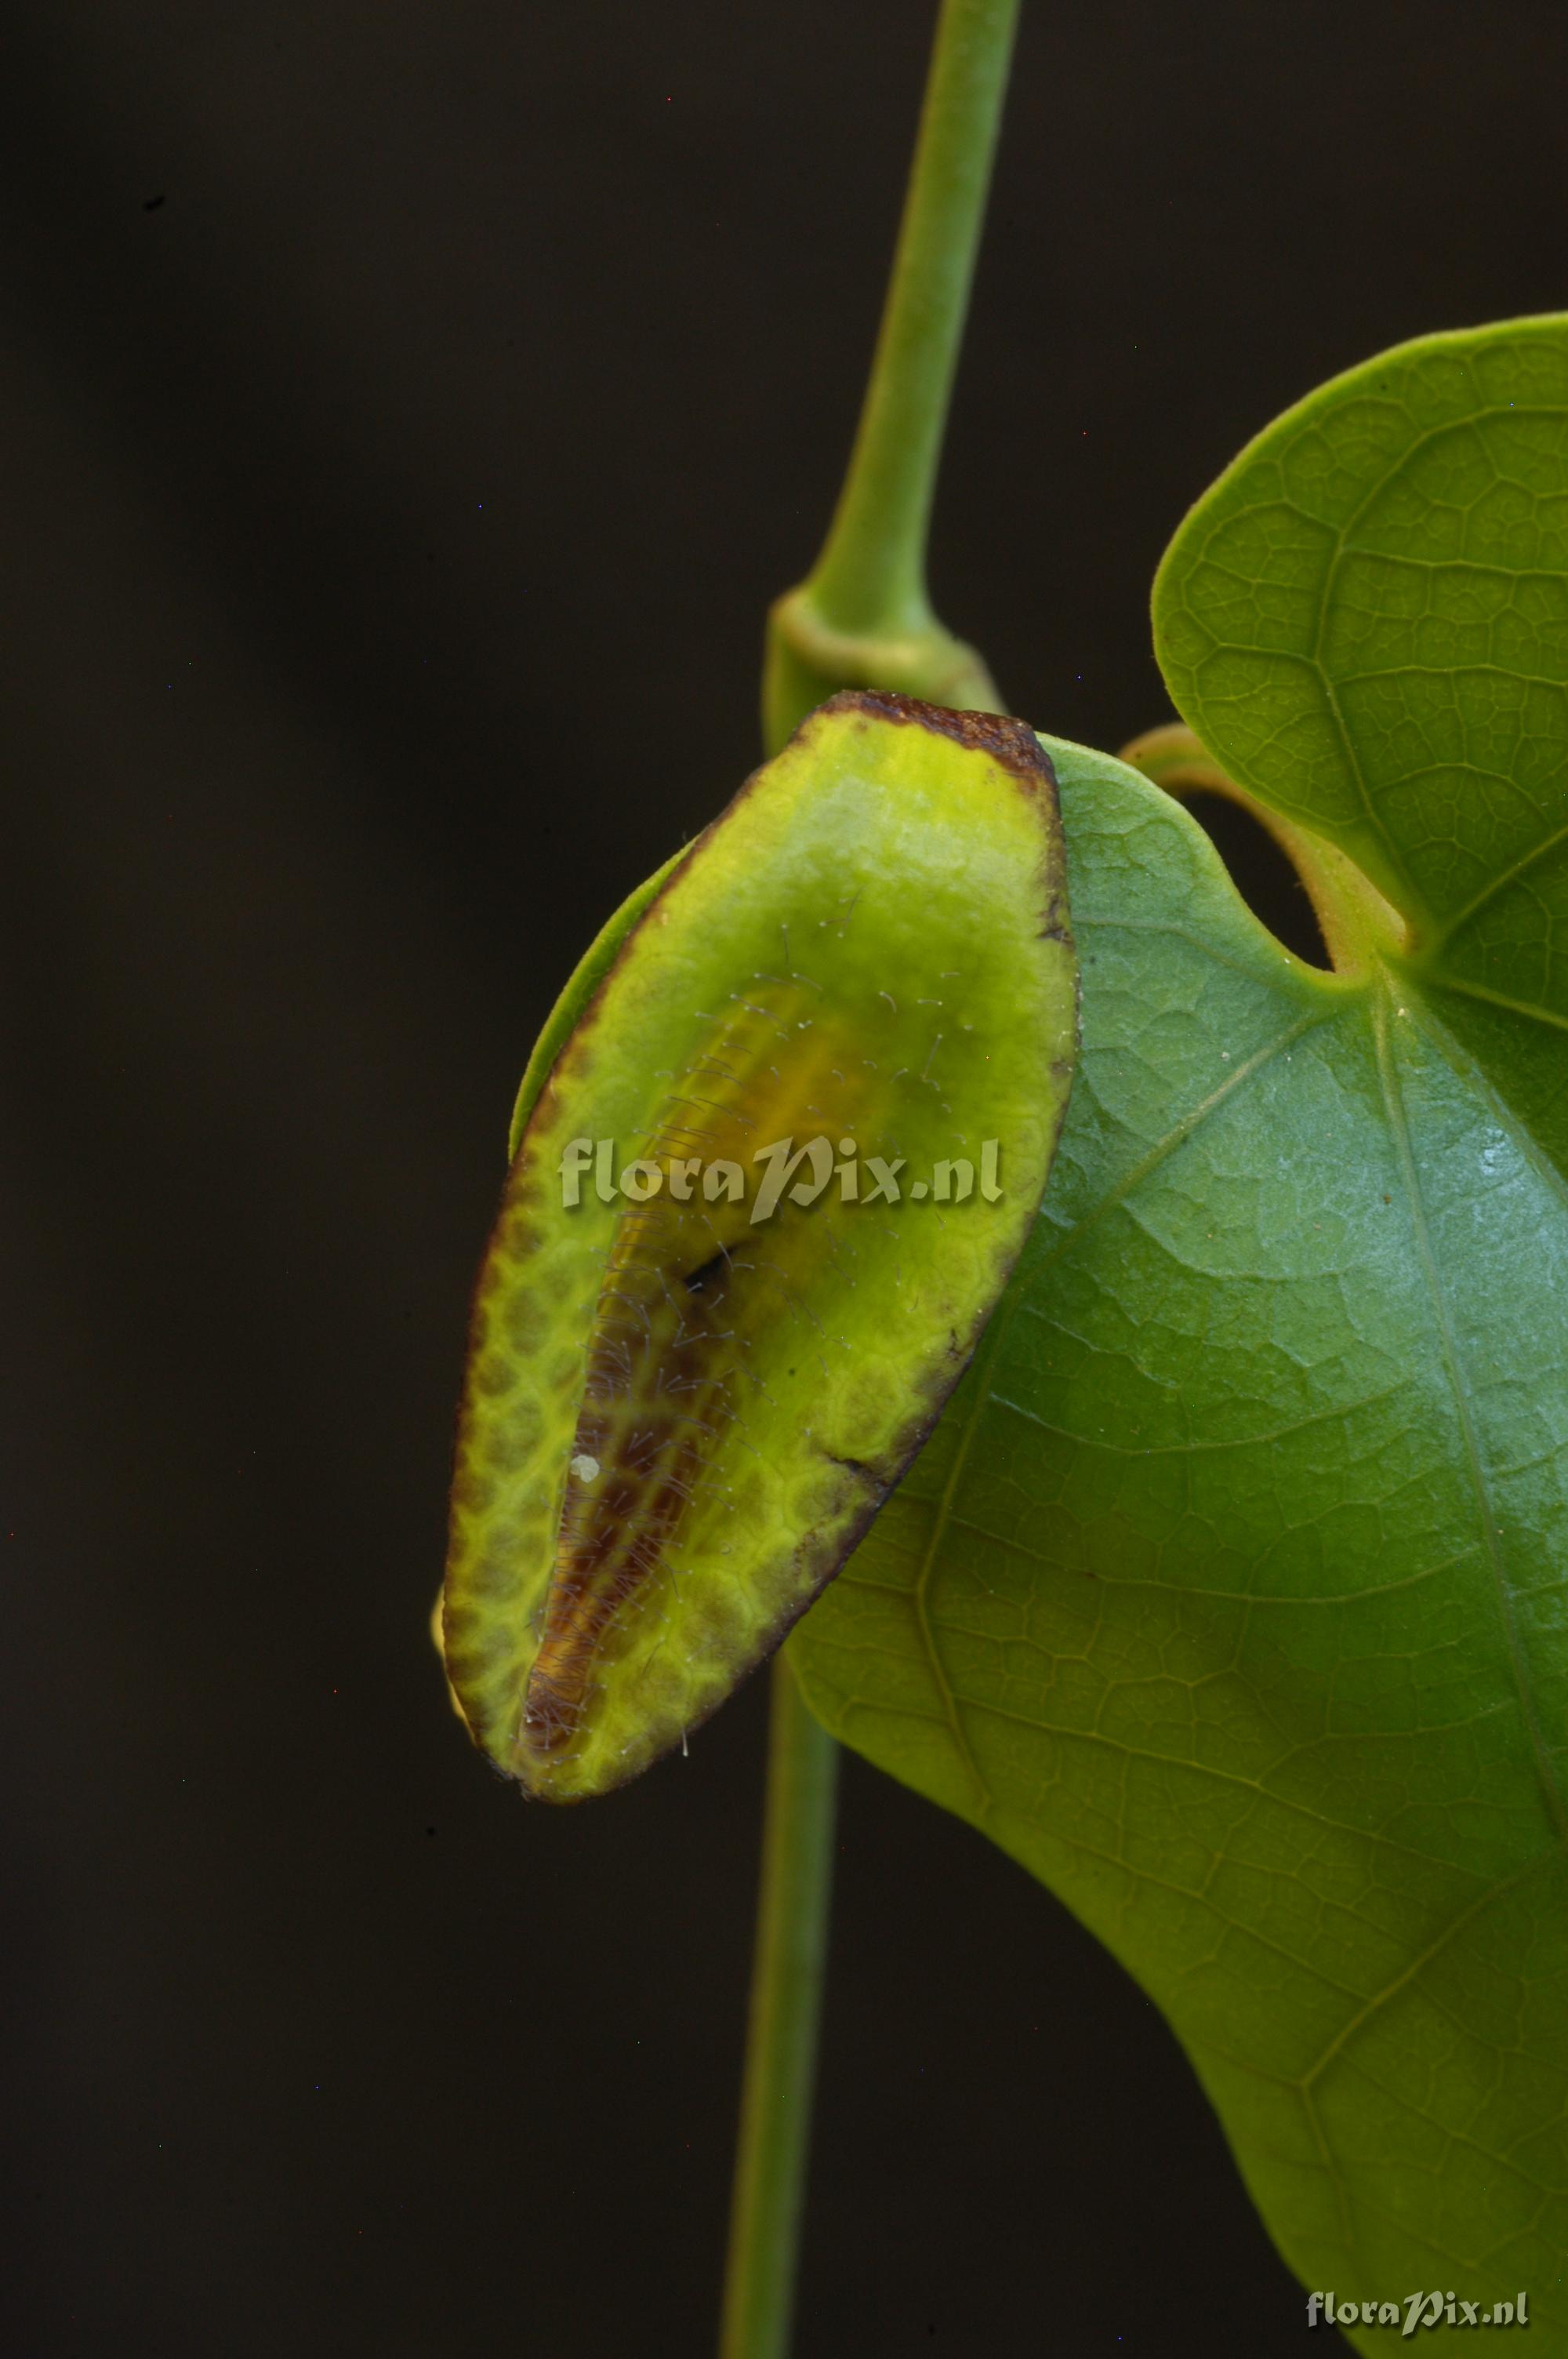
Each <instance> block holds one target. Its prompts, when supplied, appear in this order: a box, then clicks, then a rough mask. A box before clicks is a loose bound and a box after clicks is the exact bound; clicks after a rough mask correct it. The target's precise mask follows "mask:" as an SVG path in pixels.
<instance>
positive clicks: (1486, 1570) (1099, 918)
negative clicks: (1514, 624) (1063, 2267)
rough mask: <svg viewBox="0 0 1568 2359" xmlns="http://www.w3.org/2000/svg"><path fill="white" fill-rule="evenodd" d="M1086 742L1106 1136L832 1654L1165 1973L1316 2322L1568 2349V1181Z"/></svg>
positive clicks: (1082, 944)
mask: <svg viewBox="0 0 1568 2359" xmlns="http://www.w3.org/2000/svg"><path fill="white" fill-rule="evenodd" d="M1044 742H1045V744H1046V745H1047V749H1048V751H1049V752H1050V754H1051V756H1052V759H1053V763H1054V766H1055V768H1056V771H1057V775H1058V778H1059V780H1060V786H1061V793H1062V807H1063V818H1064V822H1065V828H1066V834H1067V846H1068V860H1069V874H1070V876H1071V879H1072V894H1073V912H1074V926H1075V932H1076V939H1077V941H1078V945H1079V952H1080V960H1081V971H1082V977H1083V1043H1082V1050H1081V1055H1080V1063H1079V1070H1078V1075H1077V1079H1076V1083H1075V1086H1074V1094H1073V1100H1072V1104H1071V1108H1070V1111H1069V1114H1068V1120H1067V1125H1066V1129H1065V1133H1064V1136H1063V1139H1062V1144H1061V1147H1060V1149H1059V1151H1058V1156H1057V1160H1056V1165H1055V1168H1054V1173H1053V1177H1052V1180H1051V1184H1050V1187H1049V1189H1048V1190H1047V1193H1046V1197H1045V1201H1044V1206H1043V1209H1042V1212H1041V1216H1040V1219H1039V1221H1038V1222H1037V1223H1036V1225H1035V1229H1034V1232H1033V1236H1032V1237H1031V1240H1030V1243H1029V1245H1028V1246H1027V1248H1026V1250H1025V1253H1024V1256H1023V1258H1022V1261H1021V1264H1020V1266H1019V1270H1018V1273H1017V1275H1016V1277H1015V1278H1014V1280H1013V1282H1012V1284H1011V1287H1010V1288H1009V1290H1008V1293H1007V1295H1006V1296H1005V1297H1004V1299H1003V1303H1002V1306H1001V1308H1000V1310H998V1312H997V1314H996V1316H995V1318H994V1319H993V1321H992V1322H991V1326H990V1328H989V1331H988V1332H987V1335H986V1338H985V1341H984V1343H982V1345H981V1348H980V1351H979V1353H978V1354H977V1357H976V1360H975V1363H974V1364H973V1366H972V1368H971V1369H970V1371H969V1374H968V1376H967V1377H966V1378H965V1380H964V1382H963V1384H962V1385H961V1386H960V1387H959V1389H958V1391H957V1394H956V1395H955V1397H954V1399H953V1401H952V1403H951V1404H950V1406H949V1408H948V1409H947V1411H946V1414H945V1416H944V1417H943V1419H942V1420H941V1422H940V1424H939V1425H938V1427H937V1430H936V1431H935V1435H934V1436H933V1438H932V1440H931V1441H930V1442H929V1443H928V1444H927V1446H926V1448H925V1451H924V1452H923V1453H922V1455H921V1457H920V1458H919V1459H918V1460H917V1461H916V1462H915V1464H914V1467H913V1469H912V1470H911V1472H910V1473H909V1474H908V1475H907V1476H906V1478H905V1480H904V1482H903V1485H902V1486H901V1488H900V1489H899V1491H898V1492H897V1493H896V1494H895V1495H894V1497H893V1498H892V1500H891V1501H890V1502H889V1504H888V1506H886V1507H885V1508H884V1509H883V1511H882V1514H881V1517H880V1519H879V1521H878V1523H877V1525H876V1527H875V1528H874V1530H873V1531H872V1533H871V1536H870V1538H868V1540H867V1541H865V1542H864V1543H863V1544H862V1545H861V1547H860V1549H859V1550H858V1551H857V1553H856V1555H855V1556H854V1557H853V1558H852V1560H850V1563H849V1566H848V1567H847V1568H846V1570H845V1571H844V1572H843V1573H842V1574H841V1575H840V1577H839V1579H838V1582H837V1583H836V1584H835V1586H834V1588H833V1589H832V1590H831V1591H830V1592H829V1593H827V1595H826V1596H825V1597H824V1598H823V1600H822V1601H821V1602H820V1603H819V1604H818V1605H817V1606H816V1609H815V1610H814V1611H813V1613H812V1614H811V1615H810V1616H809V1617H808V1619H807V1620H806V1622H805V1623H804V1624H803V1625H801V1627H800V1629H799V1630H798V1631H797V1632H796V1633H795V1636H794V1637H793V1639H792V1640H791V1656H792V1659H793V1661H794V1663H795V1668H796V1669H797V1671H798V1672H799V1674H800V1676H801V1679H802V1680H803V1683H804V1686H805V1690H806V1696H807V1699H808V1701H810V1702H811V1704H812V1706H813V1708H814V1709H815V1710H816V1712H818V1714H819V1715H820V1716H821V1717H822V1718H823V1719H824V1720H825V1722H826V1723H827V1725H828V1726H829V1727H830V1728H831V1729H833V1730H834V1732H835V1733H836V1734H838V1735H839V1736H840V1737H842V1738H843V1739H844V1741H845V1742H846V1743H848V1744H850V1745H854V1746H856V1747H857V1748H858V1749H859V1750H860V1751H861V1752H863V1753H865V1754H867V1755H868V1756H870V1757H871V1759H872V1760H873V1761H876V1762H878V1763H880V1764H881V1766H882V1767H884V1768H887V1769H889V1770H891V1771H892V1772H893V1774H895V1775H896V1776H898V1777H902V1778H903V1779H904V1780H905V1781H906V1782H908V1783H909V1784H911V1785H913V1786H914V1787H916V1788H919V1789H920V1790H921V1791H923V1792H925V1793H926V1794H928V1795H930V1796H932V1797H933V1798H934V1799H936V1800H938V1801H941V1802H943V1803H944V1804H946V1807H947V1808H949V1809H950V1810H955V1811H957V1812H958V1813H959V1814H960V1815H961V1816H963V1817H965V1818H967V1819H968V1820H970V1821H972V1822H973V1823H974V1824H976V1825H977V1826H979V1827H981V1828H983V1829H984V1830H985V1831H986V1832H988V1833H989V1834H990V1835H991V1836H992V1837H993V1839H994V1840H995V1841H996V1842H998V1843H1000V1844H1001V1845H1002V1847H1003V1848H1004V1849H1005V1850H1007V1851H1009V1852H1010V1853H1011V1854H1012V1855H1013V1856H1014V1857H1015V1858H1017V1859H1019V1860H1020V1861H1022V1863H1023V1864H1024V1865H1025V1866H1026V1867H1028V1868H1029V1869H1031V1870H1032V1871H1033V1873H1034V1874H1035V1875H1038V1876H1040V1877H1041V1878H1042V1879H1043V1880H1044V1881H1045V1882H1046V1883H1047V1884H1049V1885H1050V1886H1052V1887H1053V1888H1054V1890H1055V1891H1057V1892H1058V1893H1059V1894H1060V1895H1061V1896H1062V1897H1064V1898H1065V1900H1066V1901H1067V1902H1068V1903H1069V1904H1070V1905H1071V1906H1072V1908H1074V1909H1075V1910H1076V1912H1077V1914H1078V1915H1079V1916H1080V1917H1081V1918H1082V1919H1084V1920H1085V1921H1086V1922H1087V1924H1088V1925H1090V1926H1091V1927H1092V1928H1093V1929H1094V1930H1096V1931H1097V1932H1098V1934H1099V1935H1100V1936H1101V1938H1102V1939H1103V1940H1105V1941H1106V1942H1107V1943H1108V1946H1109V1947H1110V1948H1111V1949H1112V1950H1113V1951H1115V1953H1116V1954H1117V1956H1118V1957H1119V1958H1120V1959H1121V1960H1122V1962H1124V1964H1125V1965H1126V1966H1127V1967H1128V1968H1129V1969H1130V1972H1131V1973H1133V1974H1135V1975H1136V1976H1137V1978H1138V1979H1139V1981H1140V1982H1141V1984H1143V1986H1144V1987H1145V1988H1146V1989H1147V1990H1148V1992H1149V1993H1150V1995H1152V1997H1153V1998H1154V1999H1155V2000H1156V2001H1157V2002H1158V2004H1159V2005H1160V2006H1161V2007H1162V2009H1163V2010H1164V2012H1165V2014H1166V2015H1167V2017H1169V2019H1170V2021H1171V2023H1172V2024H1173V2027H1174V2028H1175V2030H1176V2032H1177V2034H1178V2035H1179V2037H1180V2038H1181V2039H1182V2040H1183V2042H1184V2045H1185V2047H1186V2049H1187V2050H1188V2052H1189V2053H1190V2055H1191V2057H1192V2060H1193V2061H1194V2063H1195V2067H1196V2069H1197V2071H1198V2072H1199V2074H1200V2076H1201V2078H1202V2080H1203V2082H1204V2084H1205V2086H1206V2089H1207V2091H1208V2093H1209V2094H1210V2095H1211V2097H1212V2099H1213V2101H1214V2103H1215V2104H1216V2106H1217V2109H1218V2111H1219V2113H1220V2115H1221V2117H1222V2119H1223V2121H1224V2123H1225V2125H1226V2127H1227V2132H1228V2134H1229V2136H1230V2138H1231V2141H1232V2143H1233V2146H1234V2147H1235V2150H1236V2153H1237V2157H1238V2161H1239V2163H1240V2166H1241V2169H1242V2170H1243V2172H1244V2174H1245V2176H1246V2179H1247V2181H1248V2184H1249V2187H1250V2189H1251V2190H1252V2193H1253V2195H1254V2197H1255V2199H1256V2201H1258V2203H1259V2205H1260V2209H1261V2211H1262V2212H1263V2215H1264V2217H1265V2219H1266V2221H1267V2222H1268V2223H1269V2225H1270V2226H1271V2230H1272V2232H1273V2234H1275V2236H1276V2238H1277V2239H1278V2241H1279V2243H1280V2245H1281V2248H1282V2249H1283V2251H1284V2252H1285V2254H1286V2256H1287V2257H1288V2258H1289V2259H1290V2260H1291V2261H1292V2264H1293V2265H1294V2266H1295V2267H1296V2268H1297V2269H1298V2270H1299V2271H1300V2273H1301V2275H1302V2277H1303V2279H1304V2280H1305V2282H1306V2283H1307V2285H1308V2286H1310V2287H1321V2288H1333V2289H1335V2290H1336V2292H1337V2293H1338V2294H1339V2296H1340V2297H1341V2299H1345V2298H1348V2297H1356V2298H1363V2297H1365V2298H1384V2299H1400V2298H1402V2296H1403V2295H1404V2294H1406V2293H1408V2292H1409V2291H1410V2290H1411V2289H1412V2288H1416V2287H1419V2286H1424V2285H1436V2284H1439V2283H1442V2284H1443V2285H1444V2287H1445V2288H1446V2287H1450V2286H1452V2287H1454V2288H1456V2289H1457V2290H1459V2291H1460V2292H1461V2293H1462V2294H1463V2295H1464V2296H1465V2298H1466V2299H1474V2298H1476V2295H1477V2294H1479V2295H1481V2296H1484V2297H1485V2299H1486V2300H1487V2301H1489V2300H1490V2299H1492V2298H1493V2297H1494V2296H1496V2297H1498V2298H1509V2297H1511V2296H1512V2295H1513V2294H1514V2293H1516V2292H1517V2291H1518V2290H1519V2288H1520V2287H1523V2288H1526V2289H1527V2290H1528V2291H1529V2293H1530V2296H1531V2299H1532V2305H1533V2310H1532V2315H1533V2316H1535V2317H1536V2319H1537V2320H1538V2322H1539V2324H1540V2325H1541V2326H1542V2327H1548V2326H1549V2331H1550V2332H1552V2333H1555V2334H1556V2336H1557V2337H1558V2338H1559V2339H1558V2341H1557V2342H1556V2343H1552V2342H1550V2341H1549V2342H1548V2343H1547V2344H1546V2347H1547V2348H1549V2349H1550V2348H1557V2349H1561V2348H1563V2347H1565V2345H1564V2343H1563V2336H1564V2335H1565V2334H1568V2306H1565V2304H1564V2299H1563V2288H1562V2272H1563V2251H1564V2246H1565V2245H1568V2136H1565V2134H1564V2096H1565V2093H1568V1942H1565V1940H1564V1935H1565V1933H1568V1877H1565V1875H1564V1864H1563V1799H1562V1786H1561V1763H1562V1746H1563V1736H1564V1701H1565V1699H1564V1687H1563V1669H1564V1651H1565V1650H1564V1639H1563V1621H1564V1614H1563V1579H1562V1575H1563V1560H1564V1553H1565V1549H1568V1480H1565V1475H1568V1454H1565V1453H1568V1339H1565V1337H1564V1334H1563V1324H1562V1321H1561V1320H1560V1319H1559V1318H1558V1317H1556V1316H1555V1315H1548V1309H1547V1307H1548V1306H1553V1309H1554V1307H1555V1306H1557V1305H1560V1304H1561V1303H1562V1301H1563V1299H1565V1297H1564V1288H1568V1207H1565V1202H1564V1192H1563V1184H1562V1182H1561V1180H1560V1179H1559V1178H1558V1176H1557V1174H1556V1173H1555V1171H1554V1170H1552V1168H1551V1167H1550V1166H1549V1165H1548V1164H1546V1163H1545V1162H1544V1161H1543V1159H1542V1158H1541V1156H1540V1155H1539V1153H1538V1152H1537V1151H1536V1148H1535V1146H1534V1143H1533V1141H1532V1140H1531V1139H1530V1137H1529V1136H1527V1135H1526V1134H1525V1133H1524V1131H1523V1130H1522V1128H1521V1126H1520V1125H1519V1121H1518V1119H1517V1118H1516V1117H1515V1116H1514V1115H1512V1114H1510V1113H1509V1111H1508V1110H1507V1109H1506V1108H1504V1107H1503V1106H1502V1105H1501V1104H1500V1103H1499V1102H1498V1098H1497V1096H1496V1094H1495V1093H1493V1091H1492V1090H1491V1089H1490V1088H1489V1086H1488V1085H1487V1081H1486V1080H1485V1078H1484V1077H1483V1076H1482V1075H1481V1074H1479V1073H1478V1072H1477V1071H1476V1070H1475V1069H1474V1068H1473V1067H1472V1066H1471V1065H1470V1064H1469V1063H1468V1062H1467V1060H1465V1058H1464V1057H1463V1056H1461V1055H1460V1054H1458V1053H1457V1052H1456V1050H1455V1049H1454V1043H1453V1041H1452V1039H1451V1038H1450V1037H1449V1035H1448V1034H1447V1032H1446V1031H1445V1030H1444V1027H1443V1026H1442V1024H1441V1022H1440V1021H1439V1020H1438V1019H1437V1018H1436V1017H1435V1016H1433V1013H1432V1010H1431V1008H1430V1006H1428V1005H1427V1004H1426V1003H1425V1002H1424V1001H1423V1000H1422V998H1421V997H1419V996H1418V995H1416V994H1414V993H1413V992H1412V991H1411V990H1410V989H1409V988H1408V987H1407V985H1406V981H1405V978H1404V977H1403V976H1402V975H1401V974H1398V973H1391V972H1390V968H1389V967H1388V965H1387V964H1386V963H1385V962H1384V961H1383V960H1382V959H1381V958H1380V957H1377V956H1371V955H1368V959H1367V961H1366V962H1365V963H1364V964H1363V966H1362V968H1361V971H1360V972H1359V973H1357V974H1355V975H1352V976H1346V977H1339V976H1329V975H1325V974H1323V973H1318V972H1317V971H1315V970H1314V969H1311V968H1308V967H1305V966H1303V965H1302V964H1301V962H1298V961H1297V960H1295V959H1293V958H1292V957H1291V956H1290V955H1289V954H1288V953H1287V952H1285V951H1282V950H1281V947H1280V946H1279V945H1278V944H1277V943H1276V942H1275V941H1274V940H1273V939H1272V938H1271V936H1270V935H1269V934H1267V933H1266V932H1265V931H1264V929H1262V928H1261V927H1260V926H1259V925H1258V924H1257V923H1256V921H1255V920H1254V919H1252V918H1251V917H1250V915H1249V913H1248V912H1247V911H1246V910H1245V909H1244V908H1242V906H1241V905H1240V903H1239V902H1238V899H1237V897H1236V895H1235V893H1234V892H1233V890H1232V888H1231V886H1230V884H1229V882H1228V879H1227V877H1226V875H1225V874H1224V872H1223V870H1222V869H1221V867H1220V865H1219V863H1218V860H1217V855H1216V854H1215V853H1214V852H1213V851H1212V848H1211V847H1210V846H1209V844H1208V842H1207V839H1206V837H1205V836H1204V835H1203V834H1202V833H1201V832H1200V831H1199V830H1198V828H1197V827H1196V825H1195V823H1194V822H1193V821H1191V820H1190V819H1189V818H1188V817H1187V815H1186V814H1185V813H1184V811H1183V810H1180V809H1179V808H1178V807H1177V806H1176V805H1175V804H1174V803H1173V802H1172V801H1171V800H1170V799H1167V798H1166V797H1164V796H1163V795H1162V794H1161V793H1160V792H1159V791H1158V790H1157V789H1156V788H1153V787H1152V786H1151V785H1150V784H1148V783H1147V782H1146V781H1145V780H1144V779H1142V778H1141V777H1138V776H1136V775H1135V774H1134V773H1132V772H1131V771H1130V770H1128V769H1127V768H1125V767H1124V766H1122V765H1120V764H1119V763H1116V762H1113V761H1111V760H1110V759H1109V758H1108V757H1107V756H1100V755H1095V754H1090V753H1087V752H1085V751H1084V750H1083V749H1081V748H1077V747H1073V746H1067V745H1057V744H1054V743H1053V741H1051V740H1049V739H1047V740H1045V741H1044ZM1365 2339H1366V2347H1367V2348H1368V2349H1372V2348H1379V2347H1381V2346H1382V2343H1383V2342H1385V2341H1386V2339H1387V2338H1386V2331H1385V2332H1384V2333H1383V2335H1382V2336H1381V2337H1380V2336H1379V2333H1378V2332H1376V2331H1374V2332H1371V2333H1370V2334H1368V2336H1367V2337H1366V2338H1365Z"/></svg>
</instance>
